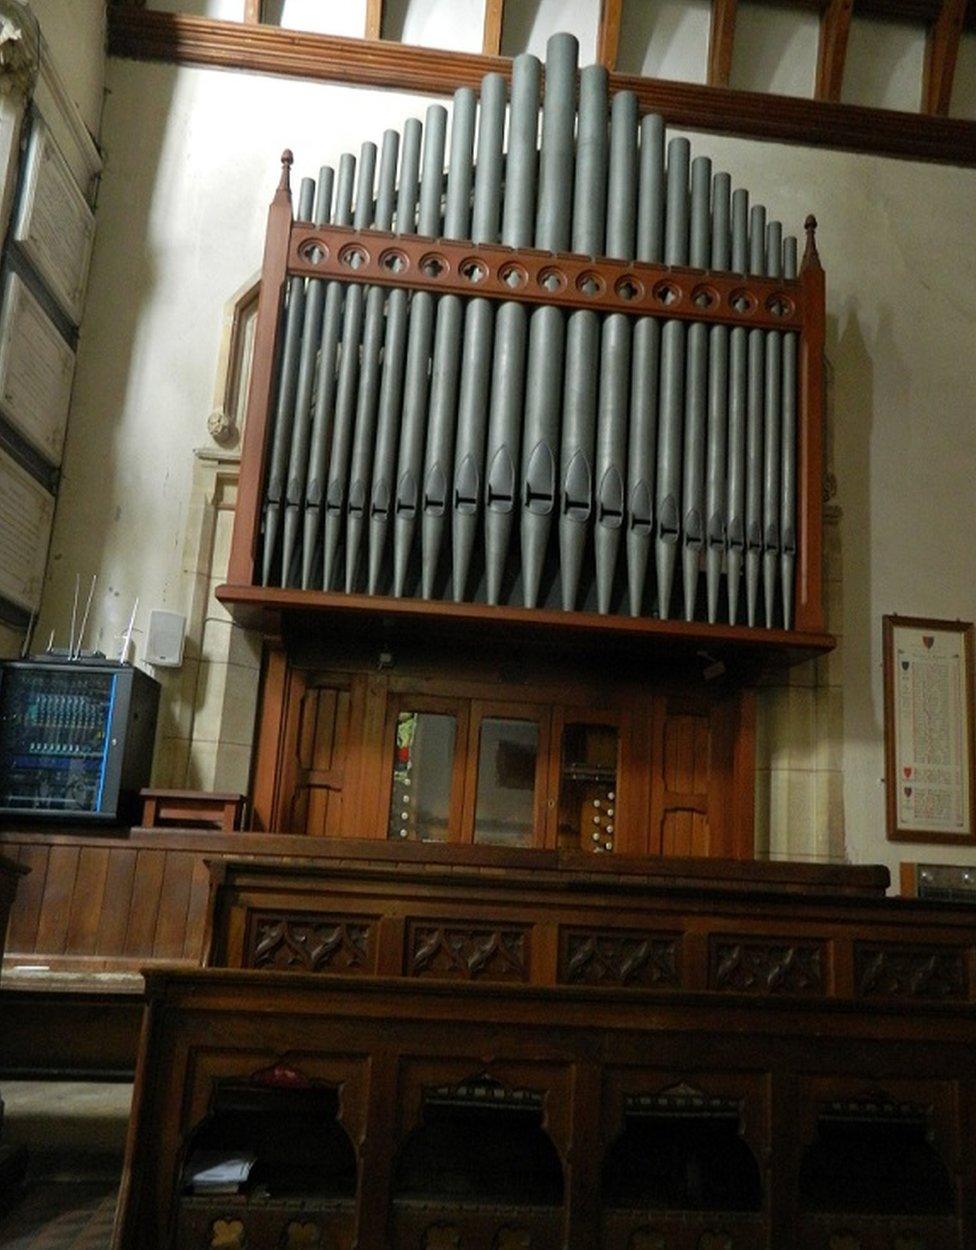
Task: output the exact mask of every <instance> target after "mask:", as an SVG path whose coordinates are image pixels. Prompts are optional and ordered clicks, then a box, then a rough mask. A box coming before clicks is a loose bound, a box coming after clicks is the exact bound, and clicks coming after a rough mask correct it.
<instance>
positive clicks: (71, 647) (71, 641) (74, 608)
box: [68, 573, 81, 660]
mask: <svg viewBox="0 0 976 1250" xmlns="http://www.w3.org/2000/svg"><path fill="white" fill-rule="evenodd" d="M80 589H81V574H80V573H76V574H75V600H74V603H73V604H72V605H71V633H70V634H69V635H68V659H69V660H70V659H72V658H73V657H74V653H75V621H76V619H77V617H78V592H79V591H80Z"/></svg>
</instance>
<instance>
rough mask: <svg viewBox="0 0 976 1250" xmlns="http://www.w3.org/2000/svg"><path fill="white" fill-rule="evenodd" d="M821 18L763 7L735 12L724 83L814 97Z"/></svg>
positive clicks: (746, 7)
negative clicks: (730, 56)
mask: <svg viewBox="0 0 976 1250" xmlns="http://www.w3.org/2000/svg"><path fill="white" fill-rule="evenodd" d="M819 38H820V19H819V18H818V16H817V14H816V13H808V12H806V10H802V9H793V8H776V7H773V6H770V5H766V4H740V5H739V8H738V10H737V11H736V19H735V40H734V41H733V45H732V73H731V75H730V76H729V85H730V86H732V87H736V88H738V89H739V90H740V91H768V92H771V93H772V94H774V95H793V96H805V97H806V98H807V99H810V98H811V97H812V96H813V86H814V80H815V78H816V73H817V44H818V42H819Z"/></svg>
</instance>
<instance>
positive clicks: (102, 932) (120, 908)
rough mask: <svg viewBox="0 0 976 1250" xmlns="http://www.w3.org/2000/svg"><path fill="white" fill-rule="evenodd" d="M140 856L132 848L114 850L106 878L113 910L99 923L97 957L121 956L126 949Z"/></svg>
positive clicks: (107, 897) (105, 909)
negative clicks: (126, 936)
mask: <svg viewBox="0 0 976 1250" xmlns="http://www.w3.org/2000/svg"><path fill="white" fill-rule="evenodd" d="M137 858H138V852H137V851H133V850H129V848H128V847H113V848H112V851H111V854H110V855H109V863H108V872H107V873H106V876H105V898H106V899H108V900H109V906H107V907H103V908H102V914H101V916H100V917H99V921H98V937H97V938H96V940H95V954H96V955H99V956H102V957H111V956H113V955H115V956H117V955H119V954H120V953H121V952H122V951H123V950H124V949H125V933H126V929H127V927H128V921H129V910H130V908H131V906H132V890H133V887H134V885H135V877H136V860H137Z"/></svg>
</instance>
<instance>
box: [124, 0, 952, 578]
mask: <svg viewBox="0 0 976 1250" xmlns="http://www.w3.org/2000/svg"><path fill="white" fill-rule="evenodd" d="M850 3H851V0H831V5H832V6H833V5H834V4H836V5H837V6H838V9H842V7H843V5H845V4H846V5H848V6H849V5H850ZM898 8H899V10H900V11H902V12H905V13H908V12H910V11H913V10H911V8H910V5H909V4H908V0H906V2H905V3H904V4H899V6H898ZM894 9H895V4H894V0H892V3H891V4H890V5H889V6H888V12H889V15H892V14H893V12H894ZM831 11H832V10H831ZM847 17H848V18H849V13H848V14H847ZM833 29H836V31H838V32H839V31H840V29H841V26H840V21H839V20H838V22H837V24H836V27H835V28H833ZM838 43H839V40H838V39H837V38H834V39H833V42H832V43H831V44H830V54H829V55H828V56H826V57H825V58H823V60H824V61H825V63H826V64H829V65H832V66H834V67H836V65H837V64H838V63H839V57H838V53H837V48H838ZM109 52H110V54H111V55H114V56H134V57H142V58H148V59H150V60H167V61H175V62H177V63H179V64H187V65H218V66H221V67H223V68H232V69H244V70H251V71H255V72H259V73H269V74H280V75H284V76H286V77H298V78H310V79H323V80H326V81H329V82H346V83H351V84H354V85H359V86H368V87H391V88H394V89H396V90H401V91H422V92H430V93H432V94H435V95H450V94H452V93H453V92H454V91H455V90H456V89H457V88H458V87H477V86H478V85H479V84H480V81H481V79H482V77H483V76H484V75H485V74H487V73H491V72H499V73H504V74H506V75H509V74H510V73H511V61H510V60H508V59H507V58H503V57H494V56H483V55H480V54H474V53H464V52H448V51H444V50H442V49H432V48H420V47H405V46H403V45H398V44H395V43H386V42H385V41H383V42H379V43H377V42H373V41H370V40H365V39H344V38H340V37H338V36H334V35H319V34H309V33H306V32H303V31H292V30H287V31H282V30H279V29H277V28H275V27H272V26H263V25H262V26H247V25H245V24H244V23H241V22H220V21H214V20H212V19H209V18H203V17H193V16H190V15H188V14H178V13H162V12H155V11H144V10H141V9H134V8H132V7H131V6H128V5H119V6H112V7H110V9H109ZM828 77H829V76H828V75H825V74H820V75H818V80H819V81H820V83H821V86H822V87H823V86H825V85H827V86H830V88H831V90H833V89H834V88H833V84H832V83H828V82H827V81H826V79H827V78H828ZM610 85H611V89H612V90H621V89H627V90H632V91H635V92H636V94H637V97H638V103H639V107H640V110H641V112H644V113H647V112H659V113H662V114H663V115H664V116H665V118H666V120H667V122H668V123H669V124H670V125H672V126H678V127H681V128H684V129H691V130H706V131H714V132H717V133H719V134H738V135H745V136H748V137H754V138H760V139H775V140H780V141H783V142H792V143H805V144H813V145H817V146H822V147H828V148H840V149H842V150H847V151H855V152H873V153H876V154H879V155H885V156H901V157H908V158H910V159H913V160H934V161H945V162H949V163H951V164H958V165H964V166H972V165H976V122H972V121H964V120H961V119H959V118H945V117H939V116H935V115H929V116H926V115H914V114H912V115H909V114H905V113H900V112H896V111H894V110H891V109H876V108H863V107H859V106H855V105H848V104H840V103H837V102H836V101H835V100H831V99H829V98H828V97H826V96H825V98H822V99H813V100H806V99H800V98H798V97H791V96H777V97H775V100H774V101H771V99H770V96H769V95H768V94H765V93H763V92H752V91H733V90H731V89H728V88H725V87H709V86H707V85H699V84H697V83H682V82H673V81H668V80H664V79H649V78H641V77H639V76H636V75H634V76H630V75H623V74H614V75H612V77H611V84H610ZM910 116H911V117H912V118H913V120H912V121H911V122H909V121H908V118H909V117H910ZM259 356H260V358H262V359H263V358H264V352H263V350H262V351H260V352H259V350H258V348H257V347H256V349H255V359H258V358H259ZM263 381H264V380H263V378H262V379H261V385H262V387H263ZM258 420H259V422H261V429H260V431H258V432H259V433H261V434H263V432H264V424H263V421H262V419H261V418H260V417H259V418H258ZM254 428H255V427H254V426H253V425H252V424H251V416H250V414H249V416H248V429H249V430H251V431H252V433H253V431H254ZM246 437H247V436H246ZM254 441H255V443H259V440H258V439H257V437H256V435H254ZM239 506H240V502H239ZM248 506H249V507H250V503H249V504H248ZM252 554H253V553H252V552H251V551H250V549H249V548H248V549H247V550H244V549H242V550H241V552H240V554H239V558H238V562H236V563H235V564H234V565H232V571H231V574H230V576H229V579H228V580H229V581H230V582H232V583H233V584H235V585H240V586H246V585H250V584H251V583H252V579H251V578H250V577H249V576H247V575H246V573H247V569H248V568H249V565H250V559H251V556H252ZM242 561H243V564H242V563H241V562H242Z"/></svg>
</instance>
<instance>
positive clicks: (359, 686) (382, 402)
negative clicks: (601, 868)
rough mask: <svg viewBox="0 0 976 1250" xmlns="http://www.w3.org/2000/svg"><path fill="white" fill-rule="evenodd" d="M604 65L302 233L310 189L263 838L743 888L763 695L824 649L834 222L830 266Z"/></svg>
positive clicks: (405, 152) (232, 591) (333, 197)
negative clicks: (509, 859) (763, 686)
mask: <svg viewBox="0 0 976 1250" xmlns="http://www.w3.org/2000/svg"><path fill="white" fill-rule="evenodd" d="M577 52H578V49H577V45H576V41H575V39H574V38H573V37H572V36H570V35H565V34H560V35H554V36H553V37H552V39H550V41H549V44H548V50H547V58H546V64H545V72H544V75H543V67H542V65H541V64H540V62H539V61H538V60H536V59H535V58H534V57H532V56H529V55H524V56H520V57H517V58H516V59H515V61H514V62H513V64H512V70H511V84H510V88H509V84H508V82H507V81H506V78H505V76H503V75H502V74H489V75H488V76H487V77H486V78H485V79H484V81H483V82H482V85H481V90H480V93H475V92H474V91H472V90H470V89H469V88H462V89H460V90H459V91H457V92H456V94H455V97H454V101H453V111H452V114H451V117H450V118H449V116H448V111H447V110H446V109H445V108H443V107H442V106H441V105H437V104H435V105H432V106H431V107H430V108H429V109H428V110H427V114H426V119H425V121H424V123H423V124H421V122H420V121H419V120H416V119H410V120H408V121H407V122H406V124H405V126H404V128H403V133H402V136H401V135H400V134H398V133H397V132H395V131H392V130H389V131H387V132H386V133H385V134H384V135H383V138H382V141H381V143H380V145H379V149H377V145H375V144H373V143H370V142H367V143H364V144H363V146H362V149H361V152H360V153H359V156H358V159H357V158H356V157H354V156H353V155H351V154H347V155H345V156H343V157H342V158H341V160H340V161H339V163H338V168H337V170H333V169H332V168H329V167H323V168H322V169H321V170H320V172H319V176H318V179H317V180H315V181H313V180H311V179H308V178H306V179H303V180H302V183H301V188H300V191H299V197H298V206H297V220H295V219H293V212H292V200H291V190H290V168H291V163H292V157H291V154H290V153H285V156H284V158H283V165H282V175H281V182H280V185H279V187H278V191H277V193H276V195H275V197H274V201H273V203H272V206H271V211H270V217H269V224H268V234H267V242H266V250H265V257H264V266H263V270H262V279H261V294H260V302H259V309H258V318H257V326H256V331H255V340H254V358H253V368H252V379H251V387H250V392H249V399H248V415H247V427H246V432H245V440H244V447H243V452H242V464H241V481H240V490H239V496H238V505H237V512H236V517H235V527H234V536H233V543H232V550H231V558H230V565H229V570H228V584H227V585H226V586H224V587H222V588H221V589H220V591H219V592H218V595H219V597H220V598H221V600H222V601H223V602H224V603H226V604H227V605H228V606H229V607H230V609H231V611H232V612H234V613H235V614H236V615H237V616H238V618H239V619H242V620H247V621H250V622H251V623H253V622H254V621H255V617H256V615H257V616H258V617H259V618H260V619H261V620H262V623H263V624H264V625H265V626H266V627H267V625H268V622H269V620H270V622H271V632H272V634H274V635H277V636H280V637H281V638H282V639H283V640H284V653H280V652H273V651H272V652H271V653H269V656H268V659H267V663H266V671H265V683H264V698H263V710H262V715H261V728H260V740H259V743H258V749H257V755H256V768H255V781H254V796H253V797H254V811H255V817H256V826H257V827H258V828H265V829H288V830H293V831H296V832H309V833H320V834H322V833H324V834H326V835H327V836H336V835H342V836H364V835H365V836H372V837H393V838H400V837H402V838H418V839H421V840H431V841H461V842H464V841H468V842H471V841H475V842H477V841H483V840H488V841H494V842H496V843H498V844H500V845H509V846H512V845H519V846H535V847H550V848H552V849H557V848H563V847H565V846H566V845H567V844H572V845H573V846H576V845H578V844H580V843H581V842H585V843H586V845H587V846H589V848H590V849H591V850H597V851H624V850H627V851H631V852H634V853H662V852H663V853H668V852H669V850H670V853H676V854H713V855H714V854H737V855H740V854H748V853H750V850H751V837H752V832H751V799H749V800H748V801H747V800H744V799H743V797H742V796H743V795H747V794H748V795H751V792H752V778H751V751H752V746H751V743H752V735H751V723H752V704H751V695H750V694H749V692H748V690H747V689H746V687H747V686H748V685H749V684H750V683H751V682H752V681H753V680H754V679H755V676H756V674H757V672H758V671H759V669H760V668H761V667H762V664H763V663H768V662H778V663H791V662H796V661H797V660H798V659H801V658H806V657H809V656H810V655H813V654H815V653H817V652H818V651H823V650H826V649H829V647H830V646H831V645H832V640H831V639H830V637H829V636H828V635H826V634H825V633H824V632H823V628H824V625H823V610H822V602H821V568H820V564H821V532H820V531H821V500H822V492H821V478H822V468H823V466H822V443H823V429H822V426H823V420H822V417H823V413H822V409H823V395H822V353H823V333H824V275H823V270H822V269H821V267H820V262H819V258H818V255H817V249H816V243H815V238H814V230H815V222H814V221H813V219H812V218H808V219H807V222H806V227H805V229H806V237H805V241H804V243H803V246H802V260H801V248H800V246H799V245H798V242H797V239H796V238H795V237H791V236H786V237H784V232H783V227H782V225H781V223H780V222H779V221H776V220H772V219H769V220H767V211H766V209H765V208H764V207H763V206H762V205H760V204H756V203H751V202H750V197H749V193H748V192H747V191H746V190H744V189H742V188H733V185H732V179H731V177H730V175H729V174H727V173H725V172H722V171H713V168H712V162H711V160H710V159H709V158H708V157H707V156H695V157H694V159H692V156H691V151H690V145H689V142H688V140H687V139H685V138H684V137H682V136H674V137H671V138H668V137H667V136H666V133H665V126H664V121H663V119H662V118H661V117H659V116H656V115H648V116H645V117H643V118H641V117H639V115H638V108H637V102H636V98H635V96H634V95H633V94H632V93H630V92H628V91H619V92H617V93H616V94H615V95H614V96H613V98H612V99H611V98H610V95H609V90H608V76H607V72H606V70H605V69H604V68H603V67H602V66H599V65H594V66H588V67H586V68H584V69H582V71H578V67H577ZM543 80H544V81H543ZM449 122H450V125H449ZM445 168H446V173H445ZM262 613H263V616H262V615H261V614H262ZM324 622H325V623H327V628H326V629H323V628H322V626H323V623H324ZM367 638H369V639H371V640H372V641H373V642H374V643H376V642H378V644H379V645H376V646H374V647H373V651H372V653H371V654H369V655H367V652H368V647H367V646H366V641H365V640H366V639H367ZM405 638H406V639H407V640H408V641H407V644H404V639H405ZM350 640H352V643H353V644H355V645H352V652H353V653H354V654H353V656H352V659H351V660H350V656H349V654H348V652H349V650H350ZM513 643H517V644H518V645H519V646H522V645H523V644H524V646H525V647H527V648H529V649H531V648H532V647H533V646H534V647H535V648H536V651H535V654H534V658H532V659H531V660H530V661H527V662H526V664H527V667H526V671H525V672H523V673H522V674H521V675H520V676H519V677H518V678H517V679H516V680H508V679H507V678H506V676H505V672H504V670H505V668H506V662H505V656H506V652H507V651H509V650H510V649H511V647H512V645H513ZM610 647H612V648H615V651H614V653H613V654H614V656H616V655H619V656H621V657H622V659H621V661H620V663H618V660H617V659H616V658H611V652H610V650H609V648H610ZM411 648H412V649H411ZM465 648H466V650H465ZM405 652H406V653H407V654H406V656H404V653H405ZM387 653H390V655H392V660H391V659H390V656H389V655H388V654H387ZM283 654H285V655H287V661H283V659H282V655H283ZM381 656H387V659H386V660H378V657H381ZM730 657H732V658H733V659H734V661H735V662H734V663H733V662H731V661H730ZM558 659H561V660H562V661H564V667H563V670H562V672H559V671H558V665H557V663H556V661H557V660H558ZM672 660H675V661H676V663H674V664H672V663H671V661H672ZM739 661H744V666H743V664H740V663H739ZM493 664H494V665H495V668H494V669H493V668H492V665H493ZM743 667H744V670H745V671H743ZM727 669H728V671H727ZM716 675H719V676H721V677H722V680H721V681H719V682H711V679H712V678H714V677H715V676H716ZM618 678H619V680H618ZM710 684H712V685H715V687H716V689H714V690H713V689H711V688H710ZM557 686H561V687H562V688H561V689H558V690H554V689H553V688H554V687H557ZM718 687H722V688H721V689H719V688H718ZM316 691H317V692H319V693H315V692H316ZM313 704H314V707H313ZM583 707H586V708H596V709H597V714H596V715H594V716H591V717H589V718H587V717H585V716H583V715H582V714H581V712H580V709H581V708H583ZM330 709H331V712H330ZM331 714H334V716H333V721H334V723H332V724H331V728H330V727H329V726H327V725H325V721H323V720H322V718H323V717H325V720H328V716H329V715H331ZM313 722H314V724H313ZM323 735H324V737H323ZM330 735H331V736H330ZM333 738H334V740H335V741H334V743H333ZM326 739H328V741H326ZM679 740H680V743H679V745H675V744H676V743H678V742H679ZM425 758H426V760H427V761H428V763H427V765H426V771H425V772H423V773H422V774H421V764H422V760H424V759H425ZM431 761H437V762H438V763H439V765H440V771H439V773H438V774H437V775H436V777H435V776H434V775H433V772H432V769H433V767H434V766H433V764H432V763H431ZM414 769H416V770H417V771H415V772H413V775H410V773H411V770H414ZM435 771H436V770H435ZM489 774H492V775H495V776H496V777H498V778H502V779H504V778H508V782H507V784H502V785H501V786H500V787H499V791H498V792H496V793H494V794H491V793H489V792H488V790H487V789H486V784H487V783H486V781H485V779H486V777H487V776H488V775H489ZM421 775H423V776H424V777H425V779H426V780H425V782H424V783H423V785H424V787H425V788H424V793H423V795H421V794H419V792H418V789H411V787H412V786H414V785H416V784H417V782H418V780H419V779H420V776H421ZM611 795H612V796H614V797H611ZM408 799H410V800H412V801H411V802H408V801H407V800H408ZM421 809H422V810H423V812H424V813H425V815H424V819H423V820H422V821H420V824H418V820H419V819H420V817H419V813H420V811H421ZM747 809H748V810H747ZM611 810H612V811H614V812H615V813H616V815H615V816H610V815H608V812H610V811H611ZM584 813H585V818H584ZM584 825H585V830H584V828H583V826H584Z"/></svg>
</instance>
